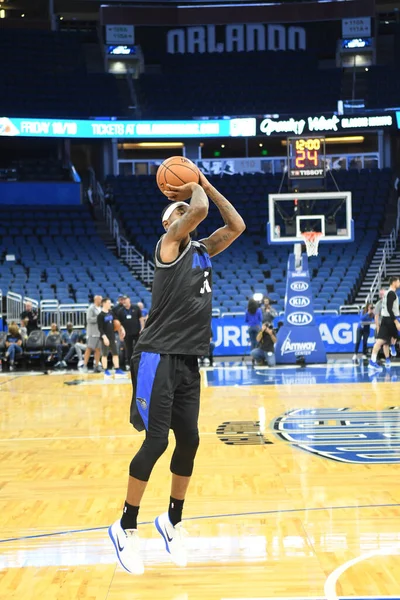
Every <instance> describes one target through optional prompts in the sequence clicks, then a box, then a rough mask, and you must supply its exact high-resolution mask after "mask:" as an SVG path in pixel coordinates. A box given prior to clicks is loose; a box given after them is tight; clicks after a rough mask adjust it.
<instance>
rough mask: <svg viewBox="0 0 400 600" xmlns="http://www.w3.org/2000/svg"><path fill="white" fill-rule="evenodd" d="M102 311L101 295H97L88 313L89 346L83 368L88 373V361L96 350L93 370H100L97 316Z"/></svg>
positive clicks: (87, 333)
mask: <svg viewBox="0 0 400 600" xmlns="http://www.w3.org/2000/svg"><path fill="white" fill-rule="evenodd" d="M100 311H101V296H95V297H94V298H93V304H91V305H90V306H89V308H88V311H87V313H86V321H87V328H86V335H87V348H86V350H85V354H84V357H83V370H84V371H85V372H86V373H87V370H88V362H89V358H90V355H91V354H92V352H94V362H93V370H94V371H95V372H100V371H101V367H100V365H99V362H100V351H101V340H100V331H99V328H98V326H97V317H98V315H99V314H100Z"/></svg>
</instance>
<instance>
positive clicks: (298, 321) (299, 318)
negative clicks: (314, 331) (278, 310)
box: [287, 311, 313, 326]
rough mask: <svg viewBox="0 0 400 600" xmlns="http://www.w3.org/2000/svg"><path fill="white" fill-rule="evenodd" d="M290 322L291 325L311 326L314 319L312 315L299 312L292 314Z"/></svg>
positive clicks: (289, 317)
mask: <svg viewBox="0 0 400 600" xmlns="http://www.w3.org/2000/svg"><path fill="white" fill-rule="evenodd" d="M287 320H288V322H289V323H290V324H291V325H300V326H302V325H309V324H310V323H311V322H312V320H313V318H312V316H311V315H310V313H306V312H303V311H298V312H293V313H291V314H290V315H289V316H288V318H287Z"/></svg>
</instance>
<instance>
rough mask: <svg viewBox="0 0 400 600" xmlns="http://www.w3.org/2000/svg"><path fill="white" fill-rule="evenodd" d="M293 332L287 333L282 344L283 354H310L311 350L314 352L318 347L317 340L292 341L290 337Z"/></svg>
mask: <svg viewBox="0 0 400 600" xmlns="http://www.w3.org/2000/svg"><path fill="white" fill-rule="evenodd" d="M291 333H292V332H291V331H289V333H288V334H287V336H286V338H285V340H284V342H283V344H282V346H281V356H284V355H285V354H295V355H296V356H297V355H298V354H301V356H308V355H309V354H311V352H314V351H315V349H316V347H317V342H292V341H291V339H290V334H291Z"/></svg>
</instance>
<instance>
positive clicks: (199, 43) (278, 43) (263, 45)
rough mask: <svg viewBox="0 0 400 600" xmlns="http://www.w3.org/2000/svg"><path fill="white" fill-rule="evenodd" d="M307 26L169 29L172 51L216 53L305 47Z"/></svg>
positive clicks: (169, 52)
mask: <svg viewBox="0 0 400 600" xmlns="http://www.w3.org/2000/svg"><path fill="white" fill-rule="evenodd" d="M305 49H306V31H305V29H304V27H288V26H285V25H263V24H262V23H249V24H243V25H225V26H223V27H218V28H217V27H216V26H215V25H204V26H198V27H182V28H180V29H171V30H170V31H168V33H167V52H168V54H186V53H188V54H214V53H219V52H265V50H274V51H277V50H305Z"/></svg>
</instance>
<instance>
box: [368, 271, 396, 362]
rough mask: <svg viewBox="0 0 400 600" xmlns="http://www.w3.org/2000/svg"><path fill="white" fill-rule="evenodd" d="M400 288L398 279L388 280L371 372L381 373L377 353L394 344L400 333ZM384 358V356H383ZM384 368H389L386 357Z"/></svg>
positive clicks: (372, 356)
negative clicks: (398, 292)
mask: <svg viewBox="0 0 400 600" xmlns="http://www.w3.org/2000/svg"><path fill="white" fill-rule="evenodd" d="M399 287H400V278H399V277H397V276H393V277H391V278H390V279H389V289H388V290H387V291H386V292H385V295H384V296H383V299H382V311H381V315H382V321H381V325H380V327H379V332H378V337H377V340H376V342H375V345H374V347H373V349H372V354H371V360H370V361H369V365H368V369H369V370H371V371H381V370H382V369H381V367H380V366H379V365H378V363H377V362H376V359H377V357H378V352H379V350H380V349H381V348H382V346H384V347H385V346H387V347H389V345H390V344H394V343H395V341H396V340H397V337H398V332H399V331H400V323H399V321H398V317H399V314H400V311H399V298H398V296H397V293H396V291H397V290H398V289H399ZM385 356H386V354H385ZM385 366H386V368H390V358H389V356H387V357H386V362H385Z"/></svg>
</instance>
